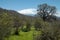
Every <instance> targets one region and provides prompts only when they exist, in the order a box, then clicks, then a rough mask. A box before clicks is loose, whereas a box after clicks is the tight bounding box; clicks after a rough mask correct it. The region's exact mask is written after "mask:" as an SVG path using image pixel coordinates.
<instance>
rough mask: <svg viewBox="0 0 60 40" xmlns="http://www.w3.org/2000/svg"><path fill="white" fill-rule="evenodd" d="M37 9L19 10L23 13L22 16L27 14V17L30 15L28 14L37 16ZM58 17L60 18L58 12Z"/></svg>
mask: <svg viewBox="0 0 60 40" xmlns="http://www.w3.org/2000/svg"><path fill="white" fill-rule="evenodd" d="M36 10H37V9H35V8H28V9H23V10H19V11H18V12H19V13H21V14H25V15H28V14H36V13H37V11H36ZM55 15H56V16H58V17H60V11H57V14H55Z"/></svg>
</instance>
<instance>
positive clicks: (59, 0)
mask: <svg viewBox="0 0 60 40" xmlns="http://www.w3.org/2000/svg"><path fill="white" fill-rule="evenodd" d="M43 3H47V4H48V5H51V6H56V8H57V12H58V13H60V0H0V7H1V8H4V9H9V10H15V11H18V12H19V13H22V14H36V10H37V6H38V5H40V4H43ZM57 15H58V16H60V14H57Z"/></svg>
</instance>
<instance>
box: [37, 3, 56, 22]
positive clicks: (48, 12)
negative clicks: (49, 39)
mask: <svg viewBox="0 0 60 40" xmlns="http://www.w3.org/2000/svg"><path fill="white" fill-rule="evenodd" d="M55 13H56V7H55V6H49V5H47V4H41V5H38V9H37V14H38V15H39V16H40V17H41V18H43V20H44V21H45V20H46V19H50V18H52V16H54V14H55Z"/></svg>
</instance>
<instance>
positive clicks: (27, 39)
mask: <svg viewBox="0 0 60 40" xmlns="http://www.w3.org/2000/svg"><path fill="white" fill-rule="evenodd" d="M39 32H40V31H35V30H34V29H33V28H32V29H31V31H29V32H23V31H20V32H19V34H20V35H11V36H10V37H9V38H8V39H6V40H33V37H34V36H35V35H37V34H39ZM33 35H34V36H33Z"/></svg>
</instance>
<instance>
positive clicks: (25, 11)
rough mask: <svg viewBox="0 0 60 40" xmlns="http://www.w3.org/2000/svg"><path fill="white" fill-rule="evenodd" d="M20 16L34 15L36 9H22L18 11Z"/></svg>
mask: <svg viewBox="0 0 60 40" xmlns="http://www.w3.org/2000/svg"><path fill="white" fill-rule="evenodd" d="M18 12H19V13H21V14H36V12H37V11H36V9H35V8H29V9H23V10H19V11H18Z"/></svg>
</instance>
